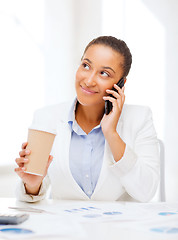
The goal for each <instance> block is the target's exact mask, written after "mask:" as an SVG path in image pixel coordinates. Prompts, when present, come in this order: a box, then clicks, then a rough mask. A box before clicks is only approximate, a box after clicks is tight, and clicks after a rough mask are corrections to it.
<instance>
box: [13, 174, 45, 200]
mask: <svg viewBox="0 0 178 240" xmlns="http://www.w3.org/2000/svg"><path fill="white" fill-rule="evenodd" d="M48 187H49V177H47V176H46V177H45V178H44V179H43V182H42V185H41V187H40V191H39V193H38V195H31V194H27V193H26V190H25V186H24V183H23V182H22V181H20V182H19V183H18V186H17V189H16V197H17V199H18V200H19V201H23V202H37V201H40V200H42V199H44V198H45V197H46V192H47V189H48Z"/></svg>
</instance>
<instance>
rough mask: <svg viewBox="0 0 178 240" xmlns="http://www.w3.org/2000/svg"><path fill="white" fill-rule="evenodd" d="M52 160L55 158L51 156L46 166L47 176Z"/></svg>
mask: <svg viewBox="0 0 178 240" xmlns="http://www.w3.org/2000/svg"><path fill="white" fill-rule="evenodd" d="M52 160H53V156H52V155H49V158H48V163H47V165H46V170H45V176H46V174H47V171H48V168H49V166H50V164H51V162H52Z"/></svg>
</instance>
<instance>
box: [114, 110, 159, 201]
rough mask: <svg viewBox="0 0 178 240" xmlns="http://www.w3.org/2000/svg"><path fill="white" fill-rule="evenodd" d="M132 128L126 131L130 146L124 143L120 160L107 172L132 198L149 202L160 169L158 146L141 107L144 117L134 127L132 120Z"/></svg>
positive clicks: (149, 116)
mask: <svg viewBox="0 0 178 240" xmlns="http://www.w3.org/2000/svg"><path fill="white" fill-rule="evenodd" d="M138 116H139V115H138ZM138 122H139V124H138ZM132 124H133V128H136V130H135V129H134V130H133V129H129V130H130V131H132V132H134V134H132V138H134V141H133V144H131V145H132V146H130V145H129V143H128V142H127V139H126V141H125V142H126V149H125V153H124V155H123V157H122V159H121V160H119V161H118V162H117V163H116V162H115V161H114V160H113V165H111V168H112V170H113V171H114V173H115V174H116V175H117V176H118V177H119V178H120V181H121V183H122V185H123V187H124V188H125V191H126V192H127V193H128V194H129V195H130V196H131V197H132V198H134V199H136V200H138V201H140V202H147V201H149V200H151V199H152V198H153V196H154V195H155V192H156V190H157V186H158V183H159V169H160V166H159V165H160V160H159V143H158V140H157V136H156V131H155V128H154V125H153V120H152V112H151V110H150V109H149V108H147V107H145V109H144V114H141V115H140V118H137V123H136V122H135V123H134V118H132ZM134 125H135V126H137V127H135V126H134Z"/></svg>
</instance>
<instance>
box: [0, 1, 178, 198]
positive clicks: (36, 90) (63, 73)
mask: <svg viewBox="0 0 178 240" xmlns="http://www.w3.org/2000/svg"><path fill="white" fill-rule="evenodd" d="M177 13H178V2H177V1H175V0H98V1H95V0H85V1H82V0H65V1H62V0H38V1H36V0H16V1H13V0H0V34H1V37H0V53H1V54H0V68H1V71H0V104H1V118H0V121H1V124H0V133H1V134H0V146H1V159H0V196H14V189H15V183H16V181H17V179H18V177H17V176H16V175H15V173H14V172H13V169H14V167H15V163H14V160H15V158H16V157H17V156H18V152H19V151H20V147H21V143H22V142H24V141H26V138H27V128H28V126H29V125H30V123H31V121H32V117H33V112H34V111H35V110H36V109H37V108H40V107H42V106H45V105H50V104H54V103H58V102H61V101H65V100H68V99H70V98H71V97H73V96H74V95H75V90H74V81H75V72H76V69H77V67H78V64H79V63H80V58H81V56H82V53H83V50H84V48H85V46H86V45H87V44H88V42H89V41H91V40H92V39H93V38H95V37H97V36H99V35H113V36H115V37H117V38H121V39H123V40H124V41H126V43H127V44H128V46H129V48H130V50H131V52H132V55H133V65H132V68H131V72H130V74H129V76H128V79H127V83H126V103H129V104H141V105H148V106H150V108H151V109H152V112H153V119H154V122H155V127H156V130H157V134H158V137H159V138H160V139H162V140H163V141H164V144H165V159H166V164H165V174H166V198H167V200H168V201H175V200H178V191H177V189H178V176H177V172H178V161H177V159H178V148H177V146H176V145H177V140H178V131H177V124H176V123H177V122H178V108H177V106H176V103H177V102H178V94H177V89H178V79H177V78H178V77H177V76H178V68H177V62H178V48H177V42H178V26H177V22H178V15H177Z"/></svg>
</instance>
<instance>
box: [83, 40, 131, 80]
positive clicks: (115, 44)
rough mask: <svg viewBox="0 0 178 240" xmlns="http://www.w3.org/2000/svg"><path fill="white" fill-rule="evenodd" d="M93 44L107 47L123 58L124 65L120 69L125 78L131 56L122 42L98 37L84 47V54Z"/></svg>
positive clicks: (129, 66)
mask: <svg viewBox="0 0 178 240" xmlns="http://www.w3.org/2000/svg"><path fill="white" fill-rule="evenodd" d="M95 44H101V45H105V46H108V47H110V48H112V50H114V51H116V52H118V53H120V54H121V55H122V56H123V57H124V63H123V64H122V67H123V77H126V76H127V75H128V73H129V71H130V68H131V64H132V54H131V52H130V49H129V48H128V47H127V44H126V43H125V42H124V41H123V40H120V39H117V38H115V37H112V36H100V37H98V38H95V39H93V40H92V41H91V42H90V43H89V44H88V45H87V46H86V48H85V50H84V54H85V53H86V51H87V49H88V48H89V47H91V46H92V45H95ZM84 54H83V55H84Z"/></svg>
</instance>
